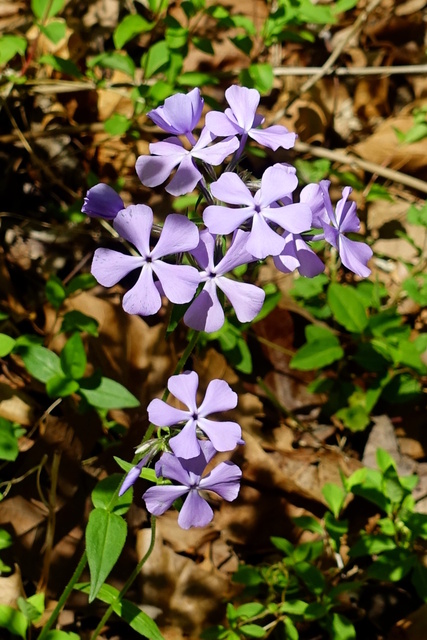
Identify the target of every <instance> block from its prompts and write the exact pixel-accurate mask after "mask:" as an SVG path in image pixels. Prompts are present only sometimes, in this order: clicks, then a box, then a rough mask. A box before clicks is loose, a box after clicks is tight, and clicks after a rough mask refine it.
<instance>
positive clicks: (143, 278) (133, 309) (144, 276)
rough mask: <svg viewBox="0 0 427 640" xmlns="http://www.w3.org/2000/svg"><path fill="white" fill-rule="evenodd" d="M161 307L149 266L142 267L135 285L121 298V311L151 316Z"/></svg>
mask: <svg viewBox="0 0 427 640" xmlns="http://www.w3.org/2000/svg"><path fill="white" fill-rule="evenodd" d="M161 306H162V299H161V297H160V294H159V292H158V290H157V287H156V285H155V284H154V281H153V273H152V270H151V268H150V265H144V267H143V268H142V271H141V275H140V276H139V278H138V280H137V282H136V284H135V285H134V286H133V287H132V289H129V291H128V292H127V293H125V295H124V296H123V309H124V310H125V311H126V313H130V314H132V315H138V316H152V315H154V314H155V313H157V311H158V310H159V309H160V307H161Z"/></svg>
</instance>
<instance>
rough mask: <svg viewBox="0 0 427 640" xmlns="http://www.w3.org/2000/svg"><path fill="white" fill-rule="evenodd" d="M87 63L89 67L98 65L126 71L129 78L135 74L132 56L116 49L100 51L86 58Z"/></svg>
mask: <svg viewBox="0 0 427 640" xmlns="http://www.w3.org/2000/svg"><path fill="white" fill-rule="evenodd" d="M87 64H88V67H89V68H93V67H95V66H96V65H98V66H100V67H103V68H104V69H114V70H117V71H123V73H126V74H127V75H128V76H130V77H131V78H133V76H134V75H135V68H136V67H135V63H134V61H133V60H132V58H131V57H130V56H128V55H127V54H126V53H119V52H118V51H109V52H106V53H101V54H99V55H98V56H95V57H94V58H91V59H90V60H88V63H87Z"/></svg>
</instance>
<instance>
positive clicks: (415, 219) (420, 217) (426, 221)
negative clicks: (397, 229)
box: [407, 202, 427, 227]
mask: <svg viewBox="0 0 427 640" xmlns="http://www.w3.org/2000/svg"><path fill="white" fill-rule="evenodd" d="M407 220H408V222H409V223H410V224H415V225H419V226H421V227H427V202H426V203H425V204H424V205H423V206H422V207H421V208H418V207H416V206H415V205H414V204H412V205H411V206H410V207H409V209H408V213H407Z"/></svg>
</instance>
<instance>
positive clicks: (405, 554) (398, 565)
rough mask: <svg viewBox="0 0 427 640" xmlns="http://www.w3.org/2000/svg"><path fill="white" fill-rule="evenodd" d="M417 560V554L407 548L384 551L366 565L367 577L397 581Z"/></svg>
mask: <svg viewBox="0 0 427 640" xmlns="http://www.w3.org/2000/svg"><path fill="white" fill-rule="evenodd" d="M418 562H419V560H418V558H417V556H416V555H415V554H413V553H412V552H411V551H409V549H402V548H396V549H392V550H391V551H384V553H382V554H381V555H379V556H378V558H376V560H375V562H374V563H373V564H372V565H371V566H370V567H368V570H367V577H368V578H373V579H374V580H387V581H390V582H399V581H400V580H402V578H404V577H405V576H406V575H407V574H408V573H409V571H410V570H411V569H412V567H414V566H415V565H417V564H418Z"/></svg>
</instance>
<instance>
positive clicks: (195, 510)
mask: <svg viewBox="0 0 427 640" xmlns="http://www.w3.org/2000/svg"><path fill="white" fill-rule="evenodd" d="M212 518H213V511H212V509H211V507H210V506H209V505H208V503H207V502H206V500H204V499H203V498H202V497H201V496H199V494H198V493H197V491H196V490H195V489H193V490H191V491H190V492H189V494H188V496H187V498H186V500H185V502H184V504H183V505H182V509H181V511H180V512H179V516H178V524H179V526H180V527H181V528H182V529H190V528H191V527H205V526H206V525H207V524H209V522H211V520H212Z"/></svg>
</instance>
